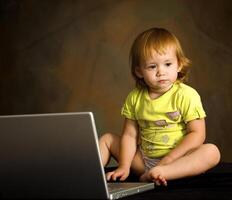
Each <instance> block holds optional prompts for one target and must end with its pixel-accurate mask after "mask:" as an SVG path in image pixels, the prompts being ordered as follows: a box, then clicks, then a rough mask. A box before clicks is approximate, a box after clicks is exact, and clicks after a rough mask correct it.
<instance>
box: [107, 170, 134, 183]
mask: <svg viewBox="0 0 232 200" xmlns="http://www.w3.org/2000/svg"><path fill="white" fill-rule="evenodd" d="M129 172H130V169H125V168H120V167H118V168H117V169H116V170H114V171H112V172H108V173H107V174H106V179H107V181H109V180H113V181H116V180H117V178H119V180H120V181H124V180H125V179H126V178H127V177H128V176H129Z"/></svg>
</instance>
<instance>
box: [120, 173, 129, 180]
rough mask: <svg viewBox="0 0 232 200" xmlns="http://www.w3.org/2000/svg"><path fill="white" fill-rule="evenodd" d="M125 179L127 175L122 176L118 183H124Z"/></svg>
mask: <svg viewBox="0 0 232 200" xmlns="http://www.w3.org/2000/svg"><path fill="white" fill-rule="evenodd" d="M126 178H127V175H126V174H123V175H122V176H121V178H120V179H119V180H120V181H124V180H125V179H126Z"/></svg>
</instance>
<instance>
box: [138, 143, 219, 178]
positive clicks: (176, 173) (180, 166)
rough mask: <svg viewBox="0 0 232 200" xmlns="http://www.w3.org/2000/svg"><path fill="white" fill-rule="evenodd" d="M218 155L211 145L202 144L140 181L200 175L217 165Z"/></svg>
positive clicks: (157, 168) (161, 166) (160, 166)
mask: <svg viewBox="0 0 232 200" xmlns="http://www.w3.org/2000/svg"><path fill="white" fill-rule="evenodd" d="M219 160H220V153H219V150H218V148H217V147H216V146H215V145H213V144H203V145H202V146H200V147H199V148H197V149H196V150H193V151H191V152H190V153H188V154H186V155H185V156H183V157H181V158H179V159H177V160H175V161H173V162H172V163H170V164H167V165H158V166H157V167H154V168H152V169H151V170H150V171H149V172H148V173H146V176H144V175H143V176H142V180H143V181H145V180H149V181H154V180H155V179H157V178H158V177H159V176H160V177H163V178H164V179H166V180H172V179H177V178H183V177H187V176H194V175H198V174H201V173H203V172H205V171H207V170H208V169H210V168H212V167H214V166H215V165H217V164H218V162H219Z"/></svg>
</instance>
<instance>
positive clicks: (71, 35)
mask: <svg viewBox="0 0 232 200" xmlns="http://www.w3.org/2000/svg"><path fill="white" fill-rule="evenodd" d="M231 13H232V3H231V1H230V0H217V1H215V0H214V1H212V0H210V1H209V0H204V1H200V0H96V1H92V0H0V77H1V78H0V114H1V115H5V114H25V113H51V112H73V111H93V112H94V114H95V117H96V123H97V128H98V133H99V135H100V134H102V133H103V132H106V131H111V132H115V133H120V131H121V127H122V118H121V116H120V109H121V105H122V103H123V101H124V99H125V97H126V95H127V93H128V92H129V91H130V90H131V89H132V88H133V87H134V82H133V80H132V78H131V75H130V69H129V62H128V53H129V48H130V46H131V43H132V41H133V40H134V38H135V37H136V36H137V34H138V33H140V32H141V31H143V30H145V29H147V28H150V27H153V26H158V27H164V28H167V29H169V30H170V31H172V32H173V33H174V34H176V35H177V37H178V38H179V39H180V41H181V43H182V46H183V48H184V50H185V53H186V55H187V56H188V57H189V58H190V59H191V60H192V70H191V76H190V79H189V84H190V85H191V86H193V87H195V88H196V89H197V90H198V92H199V93H200V94H201V96H202V101H203V103H204V107H205V110H206V112H207V141H209V142H213V143H215V144H217V145H218V146H219V148H220V150H221V152H222V160H223V161H232V154H231V146H232V133H231V128H230V127H231V124H232V117H231V115H232V108H231V100H232V92H231V85H232V78H231V72H232V40H231V35H232V28H231V27H232V14H231Z"/></svg>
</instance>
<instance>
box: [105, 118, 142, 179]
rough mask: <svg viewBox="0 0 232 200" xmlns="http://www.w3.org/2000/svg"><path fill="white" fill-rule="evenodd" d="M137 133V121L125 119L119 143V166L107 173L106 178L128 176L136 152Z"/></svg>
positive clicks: (123, 177) (124, 177)
mask: <svg viewBox="0 0 232 200" xmlns="http://www.w3.org/2000/svg"><path fill="white" fill-rule="evenodd" d="M137 135H138V125H137V122H136V121H134V120H130V119H125V122H124V127H123V133H122V137H121V143H120V156H119V166H118V168H117V169H116V170H115V171H112V172H109V173H107V175H106V178H107V180H110V179H112V180H116V179H117V178H120V180H121V181H123V180H125V179H126V178H127V177H128V175H129V172H130V166H131V162H132V160H133V158H134V155H135V153H136V148H137Z"/></svg>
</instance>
